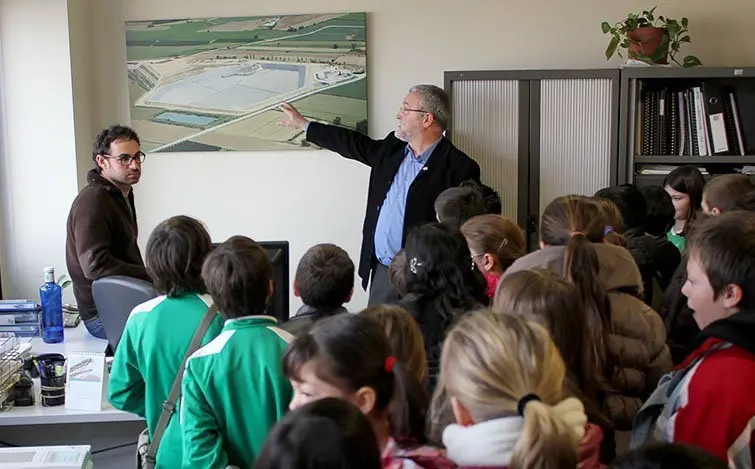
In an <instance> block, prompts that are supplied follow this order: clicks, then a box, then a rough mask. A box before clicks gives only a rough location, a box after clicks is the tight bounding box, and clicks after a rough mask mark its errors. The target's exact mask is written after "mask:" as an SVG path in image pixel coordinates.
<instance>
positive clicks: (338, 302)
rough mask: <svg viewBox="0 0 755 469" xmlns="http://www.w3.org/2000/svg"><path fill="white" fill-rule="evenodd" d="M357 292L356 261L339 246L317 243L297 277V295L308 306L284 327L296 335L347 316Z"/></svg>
mask: <svg viewBox="0 0 755 469" xmlns="http://www.w3.org/2000/svg"><path fill="white" fill-rule="evenodd" d="M353 293H354V262H353V261H352V260H351V258H350V257H349V255H348V253H347V252H346V251H344V250H343V249H341V248H340V247H338V246H336V245H335V244H317V245H315V246H312V247H311V248H309V249H308V250H307V252H305V253H304V256H302V258H301V260H300V261H299V265H298V266H297V267H296V275H295V276H294V295H296V296H298V297H300V298H301V300H302V302H303V303H304V304H303V305H302V306H301V308H299V310H298V311H297V312H296V315H295V316H294V317H293V318H291V319H290V320H288V321H287V322H285V323H284V324H283V325H282V326H281V328H282V329H283V330H286V331H288V332H290V333H291V334H293V335H298V334H300V333H302V332H304V331H306V330H308V329H309V328H310V327H312V325H313V324H314V323H316V322H317V321H319V320H320V319H322V318H324V317H327V316H333V315H334V314H340V313H345V312H347V311H346V308H344V307H343V304H344V303H347V302H348V301H349V300H351V295H352V294H353Z"/></svg>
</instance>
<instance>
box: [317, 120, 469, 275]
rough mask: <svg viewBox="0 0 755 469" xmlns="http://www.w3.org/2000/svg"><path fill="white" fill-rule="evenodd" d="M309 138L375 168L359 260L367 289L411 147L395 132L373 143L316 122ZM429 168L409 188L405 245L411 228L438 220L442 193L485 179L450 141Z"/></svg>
mask: <svg viewBox="0 0 755 469" xmlns="http://www.w3.org/2000/svg"><path fill="white" fill-rule="evenodd" d="M307 140H309V141H310V142H312V143H314V144H315V145H317V146H320V147H322V148H326V149H328V150H331V151H334V152H336V153H338V154H340V155H341V156H343V157H345V158H349V159H352V160H356V161H359V162H361V163H364V164H366V165H367V166H369V167H371V168H372V171H370V186H369V189H368V193H367V213H366V215H365V217H364V225H363V228H362V253H361V255H360V259H359V276H360V277H361V278H362V288H365V289H366V288H367V284H368V282H369V280H370V271H371V270H372V268H373V267H374V266H375V263H376V262H377V258H376V257H375V246H374V237H375V226H376V225H377V219H378V213H379V212H380V207H381V206H382V205H383V201H384V200H385V195H386V194H387V193H388V188H389V187H390V185H391V183H392V182H393V178H394V177H395V175H396V173H397V172H398V168H399V166H400V165H401V161H402V160H403V159H404V150H405V149H406V145H407V144H406V142H404V141H402V140H399V139H398V138H396V136H395V135H394V133H393V132H391V133H390V134H388V136H387V137H385V138H384V139H382V140H373V139H371V138H370V137H368V136H366V135H363V134H361V133H359V132H355V131H353V130H348V129H344V128H341V127H336V126H332V125H327V124H320V123H317V122H311V123H310V124H309V127H308V129H307ZM425 167H426V168H427V170H423V171H420V173H419V174H418V175H417V177H416V178H415V179H414V182H412V185H411V186H410V187H409V194H408V196H407V199H406V212H405V214H404V232H403V236H402V239H401V243H402V245H403V243H404V241H405V240H406V234H407V233H408V232H409V230H410V229H411V228H413V227H415V226H417V225H421V224H424V223H428V222H434V221H436V217H435V207H434V204H435V199H436V198H437V197H438V195H439V194H440V193H441V192H443V191H444V190H446V189H448V188H449V187H454V186H458V185H459V184H460V183H461V182H463V181H466V180H468V179H474V180H477V181H479V179H480V166H479V165H478V164H477V162H475V161H474V160H473V159H472V158H470V157H469V156H467V155H466V154H465V153H464V152H462V151H461V150H459V149H458V148H456V147H455V146H453V144H452V143H451V142H450V141H449V140H448V139H446V138H445V137H444V138H443V139H442V140H441V141H440V143H438V146H437V147H435V150H433V152H432V154H431V155H430V159H429V160H428V161H427V164H426V165H425Z"/></svg>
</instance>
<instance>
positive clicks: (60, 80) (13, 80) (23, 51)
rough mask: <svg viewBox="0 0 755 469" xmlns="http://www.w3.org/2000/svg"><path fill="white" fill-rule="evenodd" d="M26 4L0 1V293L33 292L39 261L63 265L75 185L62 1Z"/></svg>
mask: <svg viewBox="0 0 755 469" xmlns="http://www.w3.org/2000/svg"><path fill="white" fill-rule="evenodd" d="M29 3H30V2H28V1H25V0H2V1H1V2H0V45H1V46H2V51H1V53H2V61H3V64H2V65H3V66H2V76H1V77H0V85H2V91H3V92H2V97H3V99H4V111H5V115H4V119H3V121H4V123H5V132H4V133H3V135H4V138H3V142H2V148H1V149H2V153H1V156H2V159H1V160H0V184H1V186H0V188H2V199H3V225H2V226H3V232H2V241H3V243H2V244H3V251H2V252H3V259H2V260H3V263H2V281H3V293H4V294H5V295H6V296H7V295H16V296H25V297H31V298H38V296H39V294H38V292H37V289H38V288H39V286H40V285H41V284H42V283H43V281H44V275H43V272H42V269H43V268H44V266H46V265H51V266H55V267H56V272H58V273H60V272H64V271H65V245H64V243H65V230H66V217H67V215H68V207H69V206H70V204H71V201H72V200H73V198H74V197H75V196H76V193H77V192H78V186H77V180H76V179H77V175H76V147H75V139H74V121H73V108H72V104H71V103H72V102H73V100H72V92H71V63H70V53H69V46H68V20H67V17H68V14H67V7H66V1H65V0H35V1H34V2H33V5H29ZM71 298H72V295H71V294H70V291H67V295H66V300H67V301H69V300H71Z"/></svg>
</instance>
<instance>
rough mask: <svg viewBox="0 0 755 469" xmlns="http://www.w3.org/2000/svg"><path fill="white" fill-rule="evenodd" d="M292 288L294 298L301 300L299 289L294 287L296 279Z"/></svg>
mask: <svg viewBox="0 0 755 469" xmlns="http://www.w3.org/2000/svg"><path fill="white" fill-rule="evenodd" d="M293 288H294V296H295V297H297V298H301V294H300V293H299V287H297V286H296V279H294V285H293ZM351 291H354V289H352V290H351Z"/></svg>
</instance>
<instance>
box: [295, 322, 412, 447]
mask: <svg viewBox="0 0 755 469" xmlns="http://www.w3.org/2000/svg"><path fill="white" fill-rule="evenodd" d="M309 362H313V363H314V365H315V366H314V369H315V373H316V374H317V377H318V378H319V379H321V380H322V381H325V382H327V383H329V384H331V385H332V386H334V387H336V388H338V389H339V390H341V391H342V392H343V393H344V394H352V393H355V392H357V391H358V390H359V389H361V388H363V387H369V388H371V389H373V390H374V392H375V407H374V408H373V410H372V412H371V413H372V414H374V415H376V416H382V415H385V416H386V417H387V418H388V420H389V422H390V426H391V434H392V436H393V438H394V439H396V440H401V441H409V442H412V443H417V444H421V443H425V441H426V438H425V431H424V426H425V415H426V413H427V395H426V393H425V391H424V388H423V387H422V385H421V384H420V383H419V382H418V381H417V378H416V376H415V375H414V373H412V372H411V371H410V370H409V369H408V368H407V367H405V366H404V364H403V363H401V362H399V361H396V358H395V357H394V356H393V354H392V352H391V347H390V344H389V342H388V338H387V337H386V335H385V332H383V328H382V327H381V326H380V324H378V323H377V322H375V321H373V320H372V319H369V318H368V317H366V316H362V315H358V314H339V315H336V316H331V317H327V318H324V319H321V320H320V321H318V322H317V323H316V324H315V325H314V327H312V329H310V330H309V331H308V332H307V333H306V334H302V335H298V336H297V337H296V338H295V339H294V340H293V342H291V344H290V345H289V347H288V350H287V351H286V353H285V355H284V356H283V371H284V373H285V374H286V376H287V377H288V378H289V379H291V380H293V381H300V379H298V376H299V371H300V370H301V367H302V366H304V365H305V364H306V363H309Z"/></svg>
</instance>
